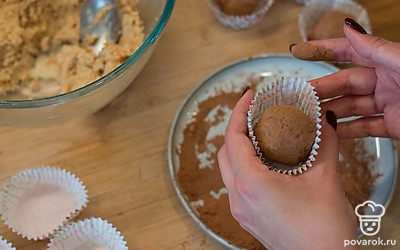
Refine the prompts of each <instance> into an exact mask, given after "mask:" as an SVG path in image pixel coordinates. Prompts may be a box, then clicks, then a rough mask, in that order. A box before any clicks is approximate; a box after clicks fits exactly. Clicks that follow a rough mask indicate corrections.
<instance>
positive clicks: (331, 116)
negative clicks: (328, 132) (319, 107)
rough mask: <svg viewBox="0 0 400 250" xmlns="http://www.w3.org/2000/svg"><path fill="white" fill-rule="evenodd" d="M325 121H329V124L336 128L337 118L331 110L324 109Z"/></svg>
mask: <svg viewBox="0 0 400 250" xmlns="http://www.w3.org/2000/svg"><path fill="white" fill-rule="evenodd" d="M326 121H327V122H328V123H329V125H331V126H332V128H334V129H335V131H336V128H337V119H336V115H335V113H333V111H331V110H328V111H326Z"/></svg>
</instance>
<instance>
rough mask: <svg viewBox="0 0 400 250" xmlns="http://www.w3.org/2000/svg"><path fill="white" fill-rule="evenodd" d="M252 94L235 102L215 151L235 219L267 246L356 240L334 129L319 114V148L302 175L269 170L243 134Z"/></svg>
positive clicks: (333, 245)
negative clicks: (341, 181)
mask: <svg viewBox="0 0 400 250" xmlns="http://www.w3.org/2000/svg"><path fill="white" fill-rule="evenodd" d="M253 96H254V93H253V92H252V91H251V90H250V91H247V93H246V94H245V95H244V96H243V97H242V98H241V99H240V100H239V102H238V103H237V104H236V106H235V108H234V110H233V113H232V116H231V118H230V121H229V125H228V128H227V131H226V134H225V144H224V145H223V146H222V147H221V149H220V151H219V153H218V162H219V166H220V171H221V174H222V179H223V181H224V184H225V186H226V188H227V190H228V195H229V202H230V207H231V212H232V214H233V216H234V218H235V219H236V220H237V221H238V222H239V223H240V224H241V225H242V227H243V228H245V229H246V230H247V231H248V232H250V233H251V234H252V235H253V236H255V237H256V238H257V239H258V240H259V241H260V242H261V243H263V244H264V245H265V246H266V247H267V248H269V249H341V248H343V246H344V240H346V239H350V240H351V239H356V238H357V220H356V217H355V214H354V210H353V208H352V207H351V205H350V203H349V201H348V200H347V198H346V197H345V194H344V191H343V190H342V187H341V184H340V180H339V174H338V171H337V170H338V154H339V153H338V143H337V136H336V133H335V130H334V128H333V127H331V126H330V125H329V124H328V123H327V122H326V118H325V116H323V117H322V130H321V132H322V135H321V140H322V141H321V143H320V149H319V150H318V155H317V157H316V161H315V162H314V163H313V167H311V168H309V169H308V170H307V171H306V172H305V173H303V174H301V175H298V176H289V175H283V174H279V173H277V172H274V171H271V170H269V169H268V168H267V167H266V166H265V165H263V164H262V162H261V161H260V159H259V157H258V156H257V155H256V152H255V150H254V147H253V145H252V143H251V141H250V139H249V138H248V136H247V123H246V121H247V119H246V117H247V110H248V107H249V105H250V101H251V100H252V98H253ZM331 115H333V116H334V114H333V113H331ZM328 116H329V115H328ZM333 118H334V117H333ZM331 120H333V121H335V118H334V119H331Z"/></svg>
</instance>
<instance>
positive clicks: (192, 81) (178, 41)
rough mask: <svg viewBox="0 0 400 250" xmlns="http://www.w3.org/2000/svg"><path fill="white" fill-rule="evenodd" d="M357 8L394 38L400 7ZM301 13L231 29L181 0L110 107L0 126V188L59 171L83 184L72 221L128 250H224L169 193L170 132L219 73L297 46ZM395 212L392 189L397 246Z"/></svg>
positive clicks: (392, 234) (274, 11) (369, 4)
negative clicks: (93, 227) (92, 222)
mask: <svg viewBox="0 0 400 250" xmlns="http://www.w3.org/2000/svg"><path fill="white" fill-rule="evenodd" d="M359 2H361V3H362V4H363V5H364V6H365V7H366V8H367V10H368V11H369V14H370V19H371V23H372V28H373V31H374V33H375V34H376V35H379V36H383V37H386V38H388V39H391V40H394V41H400V32H399V31H400V30H399V26H400V15H399V14H398V9H399V7H400V3H399V1H398V0H385V1H367V0H362V1H361V0H359ZM301 7H302V6H301V5H298V4H296V3H295V2H294V1H292V0H276V1H275V3H274V5H273V6H272V8H271V9H270V11H269V12H268V13H267V16H266V18H265V19H264V20H263V21H262V23H261V24H259V25H258V26H256V27H254V28H252V29H249V30H245V31H233V30H230V29H228V28H225V27H223V26H221V25H220V24H219V23H218V22H217V21H216V20H215V19H214V17H213V15H212V13H211V11H210V9H209V8H208V6H207V4H206V3H205V1H195V0H178V1H177V3H176V6H175V10H174V13H173V15H172V17H171V19H170V22H169V23H168V26H167V28H166V29H165V32H164V34H163V37H162V39H161V41H160V43H159V45H158V48H157V49H156V51H155V53H154V55H153V56H152V58H151V59H150V61H149V63H148V64H147V66H146V67H145V69H144V70H143V71H142V73H141V74H140V75H139V77H138V78H137V80H136V81H135V83H134V84H132V85H131V86H130V87H129V88H128V89H127V90H126V91H125V92H124V93H123V94H122V95H121V96H119V97H118V98H116V99H115V100H114V101H113V102H112V103H111V104H110V105H108V106H107V107H106V108H104V109H103V110H101V111H99V112H98V113H96V114H94V115H91V116H89V117H85V118H82V119H79V120H77V121H73V122H71V123H69V124H65V125H62V126H57V127H50V128H37V129H26V128H12V127H0V141H1V144H0V166H1V171H0V184H1V185H3V183H4V182H5V181H6V179H7V178H9V177H10V176H11V175H12V174H14V173H16V172H18V171H20V170H23V169H25V168H30V167H36V166H41V165H51V166H58V167H61V168H64V169H67V170H69V171H71V172H72V173H74V174H76V175H77V176H78V177H79V178H80V179H81V180H82V181H83V182H84V184H85V185H86V186H87V190H88V193H89V200H90V202H89V205H88V207H87V208H86V209H84V211H83V212H82V213H81V214H80V215H79V216H78V219H84V218H88V217H92V216H93V217H102V218H104V219H107V220H108V221H109V222H111V223H113V225H114V226H116V227H117V228H118V230H120V231H121V233H122V235H123V236H124V237H125V239H126V241H127V242H128V246H129V248H131V249H224V248H223V247H222V246H221V245H220V244H219V243H217V242H216V241H214V240H213V239H212V238H210V237H208V236H207V235H206V234H205V233H204V232H203V231H202V230H201V229H200V228H199V227H198V226H197V225H196V223H194V221H193V220H192V219H191V218H190V217H189V215H188V214H187V213H186V211H185V210H184V208H183V206H182V205H181V203H180V201H179V200H178V198H177V196H176V194H175V191H174V189H173V186H172V183H171V179H170V176H169V171H168V164H167V138H168V132H169V128H170V125H171V123H172V120H173V118H174V115H175V113H176V111H177V109H178V107H179V105H180V104H181V103H182V101H183V99H184V97H185V96H186V95H187V94H188V93H189V92H190V91H191V90H192V89H193V87H194V86H195V85H196V84H198V83H199V82H200V81H201V80H202V79H203V78H205V77H206V76H207V75H209V74H210V73H212V72H214V71H215V70H216V69H218V68H220V67H222V66H224V65H225V64H228V63H230V62H232V61H235V60H239V59H242V58H246V57H248V56H251V55H255V54H261V53H287V52H288V46H289V44H291V43H293V42H299V41H300V40H301V39H300V35H299V32H298V26H297V17H298V13H299V11H300V9H301ZM399 209H400V188H399V187H398V188H397V191H396V193H395V195H394V197H393V200H392V203H391V206H390V207H389V209H388V210H387V214H386V215H385V216H384V218H383V222H382V223H383V224H382V229H381V232H380V234H379V235H380V236H381V238H391V239H397V242H398V246H400V214H399ZM0 235H3V237H5V238H6V239H8V240H9V241H10V242H12V243H13V245H14V246H15V247H17V249H45V246H46V244H47V241H42V242H33V241H28V240H25V239H22V238H21V237H19V236H17V235H16V234H15V233H13V232H11V230H9V229H8V228H7V227H6V226H5V225H4V224H3V223H0ZM398 246H397V247H398ZM366 249H372V247H370V248H366ZM385 249H386V248H385ZM392 249H394V248H392Z"/></svg>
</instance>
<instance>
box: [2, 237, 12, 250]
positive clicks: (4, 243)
mask: <svg viewBox="0 0 400 250" xmlns="http://www.w3.org/2000/svg"><path fill="white" fill-rule="evenodd" d="M0 250H15V247H12V245H11V243H8V242H7V241H6V239H4V238H3V236H1V235H0Z"/></svg>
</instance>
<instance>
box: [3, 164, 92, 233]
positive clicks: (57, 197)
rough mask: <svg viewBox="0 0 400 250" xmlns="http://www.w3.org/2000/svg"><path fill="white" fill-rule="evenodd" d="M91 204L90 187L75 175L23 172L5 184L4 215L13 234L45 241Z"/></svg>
mask: <svg viewBox="0 0 400 250" xmlns="http://www.w3.org/2000/svg"><path fill="white" fill-rule="evenodd" d="M87 202H88V199H87V191H86V187H85V186H84V185H83V183H82V182H81V181H80V180H79V179H78V178H77V177H75V175H73V174H71V173H70V172H67V171H65V170H62V169H59V168H53V167H39V168H33V169H27V170H24V171H21V172H19V173H17V174H15V175H14V176H12V177H11V178H10V179H9V180H8V181H7V182H6V183H5V185H4V187H3V189H2V190H1V203H0V213H1V218H2V220H3V221H4V222H5V224H6V225H7V226H8V227H9V228H11V229H12V231H13V232H16V233H17V234H18V235H21V236H22V237H24V238H27V239H30V240H43V239H46V238H48V237H49V236H50V235H51V234H52V233H53V232H54V230H57V229H58V228H59V227H61V226H63V225H65V224H67V223H68V222H69V220H71V219H72V218H74V217H75V216H76V215H78V214H79V213H80V212H81V210H82V209H83V208H84V207H86V205H87Z"/></svg>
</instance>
